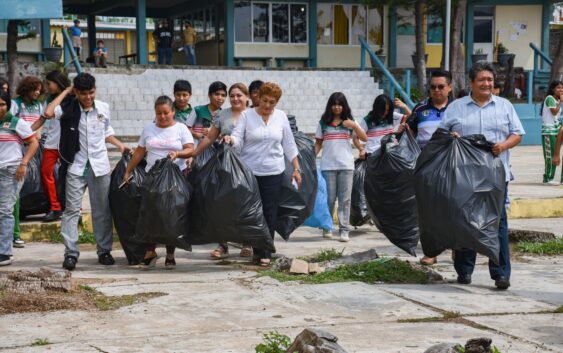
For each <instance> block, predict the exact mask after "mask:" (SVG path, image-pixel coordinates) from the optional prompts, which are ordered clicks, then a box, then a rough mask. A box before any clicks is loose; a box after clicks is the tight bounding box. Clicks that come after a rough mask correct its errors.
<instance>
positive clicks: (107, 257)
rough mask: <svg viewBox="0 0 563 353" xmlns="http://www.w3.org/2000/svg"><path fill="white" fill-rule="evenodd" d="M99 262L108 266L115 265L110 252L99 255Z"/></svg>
mask: <svg viewBox="0 0 563 353" xmlns="http://www.w3.org/2000/svg"><path fill="white" fill-rule="evenodd" d="M98 262H99V263H101V264H102V265H106V266H109V265H113V264H115V260H114V259H113V256H111V254H110V253H109V252H106V253H103V254H101V255H98Z"/></svg>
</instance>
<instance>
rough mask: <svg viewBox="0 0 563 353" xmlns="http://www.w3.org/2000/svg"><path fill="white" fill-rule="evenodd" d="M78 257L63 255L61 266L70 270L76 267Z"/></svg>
mask: <svg viewBox="0 0 563 353" xmlns="http://www.w3.org/2000/svg"><path fill="white" fill-rule="evenodd" d="M77 262H78V259H76V257H74V256H65V260H64V261H63V267H64V268H66V269H67V270H69V271H72V270H74V269H75V268H76V263H77Z"/></svg>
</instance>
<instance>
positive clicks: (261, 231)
mask: <svg viewBox="0 0 563 353" xmlns="http://www.w3.org/2000/svg"><path fill="white" fill-rule="evenodd" d="M190 214H191V217H190V219H191V224H190V226H191V228H190V234H189V239H190V243H191V244H207V243H225V242H235V243H241V244H249V245H252V246H253V247H256V248H261V249H268V250H271V251H275V248H274V243H273V240H272V238H271V237H270V232H269V230H268V226H267V225H266V220H265V218H264V214H263V211H262V201H261V199H260V191H259V189H258V182H257V181H256V178H255V177H254V175H253V174H252V171H250V169H248V167H247V166H246V165H245V164H244V162H242V161H241V160H240V159H239V157H238V156H237V154H236V152H235V150H234V149H233V147H231V146H224V145H220V146H218V149H217V153H216V154H215V155H214V156H213V157H212V158H211V159H210V160H209V161H208V162H207V163H206V164H205V166H204V167H203V168H202V169H201V170H200V171H199V172H198V173H197V175H196V178H195V183H194V196H193V200H192V202H191V204H190Z"/></svg>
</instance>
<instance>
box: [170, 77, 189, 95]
mask: <svg viewBox="0 0 563 353" xmlns="http://www.w3.org/2000/svg"><path fill="white" fill-rule="evenodd" d="M176 92H188V93H189V94H192V84H191V83H190V81H188V80H176V82H174V93H176Z"/></svg>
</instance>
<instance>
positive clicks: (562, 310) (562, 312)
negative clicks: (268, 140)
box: [0, 293, 563, 314]
mask: <svg viewBox="0 0 563 353" xmlns="http://www.w3.org/2000/svg"><path fill="white" fill-rule="evenodd" d="M0 294H1V293H0ZM553 312H554V313H555V314H563V305H561V306H560V307H558V308H557V309H555V310H554V311H553Z"/></svg>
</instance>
